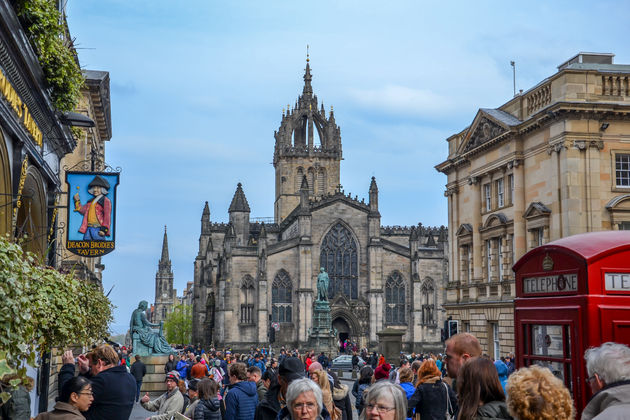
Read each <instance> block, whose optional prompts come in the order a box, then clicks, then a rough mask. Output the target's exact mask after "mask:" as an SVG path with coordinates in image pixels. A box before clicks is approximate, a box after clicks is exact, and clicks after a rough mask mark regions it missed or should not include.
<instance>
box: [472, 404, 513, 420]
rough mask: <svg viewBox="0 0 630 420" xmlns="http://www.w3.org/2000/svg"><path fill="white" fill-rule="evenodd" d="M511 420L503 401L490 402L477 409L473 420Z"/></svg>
mask: <svg viewBox="0 0 630 420" xmlns="http://www.w3.org/2000/svg"><path fill="white" fill-rule="evenodd" d="M503 419H505V420H512V416H510V413H508V409H507V405H506V404H505V401H490V402H489V403H486V404H484V405H482V406H481V407H479V409H477V415H476V416H475V420H503Z"/></svg>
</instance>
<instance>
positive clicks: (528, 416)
mask: <svg viewBox="0 0 630 420" xmlns="http://www.w3.org/2000/svg"><path fill="white" fill-rule="evenodd" d="M506 389H507V406H508V410H509V412H510V414H511V415H512V416H513V417H514V418H515V419H517V420H538V419H542V420H552V419H553V420H572V419H573V418H574V417H575V410H574V408H573V400H572V399H571V394H570V393H569V390H568V389H567V387H566V386H564V383H563V382H562V380H560V379H559V378H557V377H555V376H554V375H553V373H551V371H550V370H549V369H547V368H545V367H542V366H537V365H532V366H530V367H526V368H522V369H519V370H517V371H516V372H514V373H513V374H512V375H510V377H509V378H508V382H507V387H506Z"/></svg>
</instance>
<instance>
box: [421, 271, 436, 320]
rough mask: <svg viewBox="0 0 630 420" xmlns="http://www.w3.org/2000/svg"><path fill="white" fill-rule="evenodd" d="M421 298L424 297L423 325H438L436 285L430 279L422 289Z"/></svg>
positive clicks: (423, 284)
mask: <svg viewBox="0 0 630 420" xmlns="http://www.w3.org/2000/svg"><path fill="white" fill-rule="evenodd" d="M420 296H421V297H422V324H423V325H437V319H436V318H435V298H436V294H435V283H434V282H433V280H432V279H430V278H428V279H426V280H425V281H424V283H422V287H421V288H420Z"/></svg>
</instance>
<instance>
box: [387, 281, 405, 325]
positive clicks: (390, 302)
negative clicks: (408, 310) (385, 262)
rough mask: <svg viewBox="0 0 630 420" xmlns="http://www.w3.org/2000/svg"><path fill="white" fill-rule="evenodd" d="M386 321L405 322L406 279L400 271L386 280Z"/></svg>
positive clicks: (388, 322)
mask: <svg viewBox="0 0 630 420" xmlns="http://www.w3.org/2000/svg"><path fill="white" fill-rule="evenodd" d="M385 323H386V324H404V323H405V280H404V279H403V276H402V274H400V272H398V271H394V272H393V273H392V274H390V275H389V277H387V281H386V282H385Z"/></svg>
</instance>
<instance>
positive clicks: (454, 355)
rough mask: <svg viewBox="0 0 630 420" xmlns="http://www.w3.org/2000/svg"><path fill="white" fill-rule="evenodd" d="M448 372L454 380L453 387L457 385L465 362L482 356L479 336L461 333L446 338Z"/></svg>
mask: <svg viewBox="0 0 630 420" xmlns="http://www.w3.org/2000/svg"><path fill="white" fill-rule="evenodd" d="M445 353H446V355H445V356H444V360H445V362H446V372H447V373H448V376H449V378H451V379H452V381H453V388H455V389H457V387H456V380H457V375H458V373H459V369H460V368H461V367H462V365H463V364H464V363H466V362H467V361H468V360H470V359H471V358H473V357H479V356H481V345H480V344H479V340H477V337H475V336H474V335H472V334H470V333H459V334H455V335H453V336H452V337H451V338H449V339H448V340H446V352H445Z"/></svg>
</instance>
